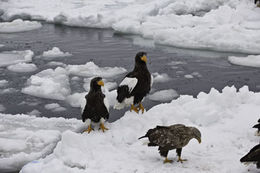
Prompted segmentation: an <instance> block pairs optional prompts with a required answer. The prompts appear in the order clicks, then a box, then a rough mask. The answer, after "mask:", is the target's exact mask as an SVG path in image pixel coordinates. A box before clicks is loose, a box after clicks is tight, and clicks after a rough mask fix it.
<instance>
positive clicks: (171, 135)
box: [139, 124, 201, 163]
mask: <svg viewBox="0 0 260 173" xmlns="http://www.w3.org/2000/svg"><path fill="white" fill-rule="evenodd" d="M146 137H148V139H149V143H148V146H159V148H158V150H159V153H160V155H161V156H163V157H165V160H164V163H171V162H172V160H168V158H167V155H168V152H169V150H173V149H176V152H177V155H178V162H181V163H182V162H183V161H186V160H185V159H184V160H183V159H181V151H182V148H183V147H185V146H186V145H187V144H188V143H189V141H190V140H191V139H193V138H195V139H197V140H198V141H199V143H201V133H200V131H199V130H198V129H197V128H195V127H186V126H185V125H182V124H176V125H171V126H156V128H154V129H150V130H148V132H147V133H146V135H145V136H142V137H140V138H139V139H141V138H146Z"/></svg>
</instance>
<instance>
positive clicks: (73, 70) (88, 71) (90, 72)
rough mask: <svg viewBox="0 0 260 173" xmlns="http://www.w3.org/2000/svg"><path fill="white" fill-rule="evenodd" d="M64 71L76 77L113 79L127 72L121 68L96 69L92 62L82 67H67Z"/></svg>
mask: <svg viewBox="0 0 260 173" xmlns="http://www.w3.org/2000/svg"><path fill="white" fill-rule="evenodd" d="M66 69H67V70H68V72H69V73H70V74H73V75H76V76H84V77H93V76H101V77H103V78H113V77H116V76H117V75H120V74H123V73H125V72H127V71H126V69H124V68H122V67H98V66H97V65H96V64H95V63H94V62H87V63H86V64H84V65H68V66H67V68H66Z"/></svg>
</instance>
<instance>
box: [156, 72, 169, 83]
mask: <svg viewBox="0 0 260 173" xmlns="http://www.w3.org/2000/svg"><path fill="white" fill-rule="evenodd" d="M152 76H153V82H154V83H156V82H158V83H163V82H168V81H170V80H171V78H170V77H169V76H168V74H166V73H162V74H159V73H157V72H156V73H153V74H152Z"/></svg>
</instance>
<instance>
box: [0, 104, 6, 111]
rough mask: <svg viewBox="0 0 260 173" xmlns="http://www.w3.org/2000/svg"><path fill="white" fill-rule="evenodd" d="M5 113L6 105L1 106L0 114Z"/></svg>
mask: <svg viewBox="0 0 260 173" xmlns="http://www.w3.org/2000/svg"><path fill="white" fill-rule="evenodd" d="M4 111H5V107H4V105H2V104H0V112H4Z"/></svg>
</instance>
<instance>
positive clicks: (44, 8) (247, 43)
mask: <svg viewBox="0 0 260 173" xmlns="http://www.w3.org/2000/svg"><path fill="white" fill-rule="evenodd" d="M61 4H62V5H61ZM1 9H2V10H3V12H4V14H3V15H2V16H1V17H2V18H3V19H4V20H10V19H12V18H14V17H16V18H17V17H20V18H31V19H35V20H44V21H47V22H53V23H58V24H64V25H69V26H78V27H94V28H113V29H114V30H115V31H116V32H119V33H125V34H128V33H129V34H135V35H139V36H141V37H143V38H145V39H146V40H152V41H153V42H154V43H155V44H165V45H170V46H176V47H185V48H196V49H207V50H217V51H232V52H244V53H260V50H259V46H260V41H259V40H260V32H259V30H260V20H259V19H260V14H259V8H256V6H255V4H254V3H253V1H249V0H215V1H208V0H193V1H190V0H182V1H179V0H161V1H158V0H151V1H144V0H143V1H140V0H121V1H117V0H108V1H105V0H100V1H90V0H89V1H84V0H77V1H76V2H75V1H74V0H67V1H66V2H64V1H62V0H57V1H51V0H46V1H41V0H27V1H26V2H23V1H20V0H8V1H4V2H2V3H1ZM153 42H151V43H153Z"/></svg>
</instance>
